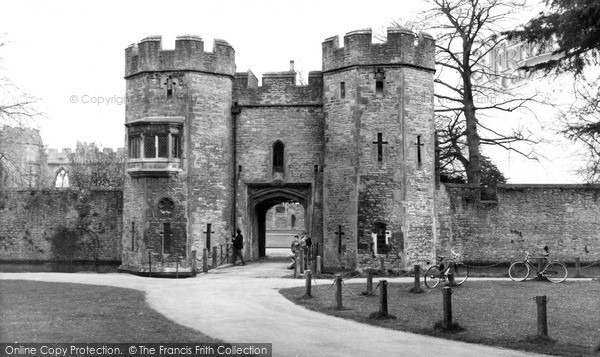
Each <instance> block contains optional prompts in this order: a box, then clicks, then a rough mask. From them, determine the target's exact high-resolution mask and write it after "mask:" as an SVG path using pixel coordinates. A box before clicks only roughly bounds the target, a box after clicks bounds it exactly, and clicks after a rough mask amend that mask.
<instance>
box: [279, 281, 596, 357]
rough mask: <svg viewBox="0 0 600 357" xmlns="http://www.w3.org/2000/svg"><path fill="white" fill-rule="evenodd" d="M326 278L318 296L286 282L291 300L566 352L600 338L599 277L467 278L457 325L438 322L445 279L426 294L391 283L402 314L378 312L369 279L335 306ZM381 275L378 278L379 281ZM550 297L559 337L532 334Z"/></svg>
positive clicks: (551, 325) (385, 322) (457, 297)
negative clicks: (556, 280) (542, 300)
mask: <svg viewBox="0 0 600 357" xmlns="http://www.w3.org/2000/svg"><path fill="white" fill-rule="evenodd" d="M330 285H331V284H323V283H321V284H320V285H318V286H314V285H313V287H312V295H313V298H312V299H307V298H301V296H302V295H304V287H299V288H291V289H283V290H281V294H283V295H284V296H285V297H286V298H288V299H289V300H291V301H293V302H295V303H297V304H300V305H303V306H305V307H307V308H309V309H312V310H315V311H319V312H322V313H325V314H329V315H334V316H338V317H343V318H347V319H352V320H356V321H358V322H361V323H367V324H371V325H376V326H381V327H386V328H390V329H396V330H402V331H410V332H414V333H419V334H427V335H432V336H438V337H442V338H448V339H453V340H460V341H465V342H473V343H481V344H486V345H493V346H501V347H506V348H513V349H521V350H527V351H533V352H538V353H546V354H555V355H563V356H580V355H586V354H588V353H590V351H591V346H593V345H595V344H596V343H598V342H600V283H599V282H597V281H592V282H572V281H571V282H570V281H568V280H567V281H566V282H564V283H561V284H552V283H546V282H537V281H527V282H522V283H515V282H512V281H511V282H508V281H507V282H505V281H501V282H499V281H477V282H476V281H467V282H466V283H465V284H463V285H462V286H460V287H458V288H454V289H453V292H452V312H453V322H456V323H458V324H459V325H460V326H461V327H463V328H464V330H463V331H461V332H457V333H447V332H442V331H439V330H437V329H434V328H433V327H434V325H435V324H436V322H439V321H441V320H442V293H441V289H440V287H438V288H436V289H433V290H429V289H427V288H426V287H424V286H423V288H424V291H425V292H424V293H422V294H412V293H409V290H410V288H411V287H412V286H413V285H412V284H399V283H392V284H389V285H388V312H389V313H390V314H392V315H395V316H396V317H397V318H396V319H371V318H369V315H370V314H371V313H373V312H376V311H378V309H379V299H380V298H379V294H378V292H377V293H376V296H371V297H364V296H362V295H361V294H360V293H361V292H363V291H364V290H365V288H366V284H352V283H351V280H350V281H348V282H347V284H346V285H344V286H343V288H342V291H343V293H342V299H343V305H344V307H345V308H346V309H344V310H336V309H335V286H334V287H332V288H331V289H330ZM375 285H376V282H374V286H375ZM539 295H546V296H547V297H548V298H549V301H548V304H547V311H548V334H549V336H550V337H551V338H552V339H554V340H555V343H552V344H544V343H541V342H535V341H530V340H528V338H531V337H533V336H535V335H536V334H537V312H536V311H537V310H536V303H535V300H534V298H535V296H539Z"/></svg>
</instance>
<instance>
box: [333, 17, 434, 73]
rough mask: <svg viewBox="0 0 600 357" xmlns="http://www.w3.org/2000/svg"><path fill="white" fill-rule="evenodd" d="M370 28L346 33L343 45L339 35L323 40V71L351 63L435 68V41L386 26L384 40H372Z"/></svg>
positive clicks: (408, 31)
mask: <svg viewBox="0 0 600 357" xmlns="http://www.w3.org/2000/svg"><path fill="white" fill-rule="evenodd" d="M372 37H373V34H372V31H371V29H366V30H358V31H352V32H348V33H347V34H346V35H345V36H344V47H341V48H340V47H339V36H333V37H330V38H328V39H326V40H325V41H324V42H323V71H324V72H327V71H331V70H335V69H339V68H345V67H350V66H355V65H384V64H397V65H409V66H416V67H421V68H424V69H428V70H435V47H434V46H435V40H434V39H433V37H431V35H429V34H427V33H424V32H421V33H419V34H418V35H416V34H415V33H413V32H412V31H410V30H408V29H405V28H401V27H390V28H388V29H387V41H386V42H385V43H373V42H372Z"/></svg>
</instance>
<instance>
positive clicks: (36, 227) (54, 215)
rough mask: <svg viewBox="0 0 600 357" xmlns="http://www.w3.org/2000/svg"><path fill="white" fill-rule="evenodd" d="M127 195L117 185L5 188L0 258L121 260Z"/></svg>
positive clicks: (0, 204) (1, 203) (0, 214)
mask: <svg viewBox="0 0 600 357" xmlns="http://www.w3.org/2000/svg"><path fill="white" fill-rule="evenodd" d="M122 210H123V196H122V192H121V191H116V190H93V191H91V193H90V194H89V196H87V197H81V196H80V195H78V192H77V191H75V190H5V191H2V192H1V193H0V261H119V260H120V258H121V230H122V214H123V211H122Z"/></svg>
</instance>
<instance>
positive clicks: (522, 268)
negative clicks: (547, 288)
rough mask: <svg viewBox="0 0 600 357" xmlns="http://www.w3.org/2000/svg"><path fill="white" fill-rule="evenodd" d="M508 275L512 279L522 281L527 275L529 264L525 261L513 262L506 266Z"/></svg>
mask: <svg viewBox="0 0 600 357" xmlns="http://www.w3.org/2000/svg"><path fill="white" fill-rule="evenodd" d="M508 276H510V278H511V279H512V280H513V281H523V280H525V279H527V277H528V276H529V266H528V265H527V264H525V262H514V263H512V264H511V265H510V268H508Z"/></svg>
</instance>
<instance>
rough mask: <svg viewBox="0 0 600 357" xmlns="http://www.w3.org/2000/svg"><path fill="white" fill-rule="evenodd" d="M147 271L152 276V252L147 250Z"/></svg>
mask: <svg viewBox="0 0 600 357" xmlns="http://www.w3.org/2000/svg"><path fill="white" fill-rule="evenodd" d="M148 273H149V274H150V277H152V253H151V252H148Z"/></svg>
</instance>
